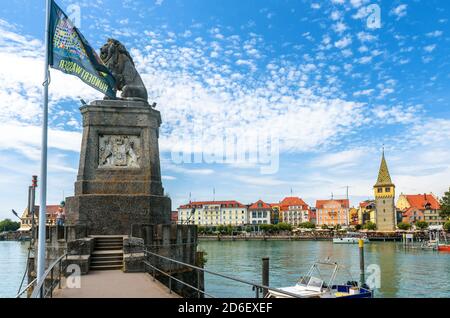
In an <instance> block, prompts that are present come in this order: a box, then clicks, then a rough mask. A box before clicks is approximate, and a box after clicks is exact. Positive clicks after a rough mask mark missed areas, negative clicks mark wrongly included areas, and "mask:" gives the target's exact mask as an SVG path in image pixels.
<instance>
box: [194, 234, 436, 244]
mask: <svg viewBox="0 0 450 318" xmlns="http://www.w3.org/2000/svg"><path fill="white" fill-rule="evenodd" d="M364 234H365V235H366V236H367V238H368V239H369V240H370V241H395V242H400V241H402V239H403V233H400V232H398V233H392V232H390V233H384V232H367V233H364ZM341 236H345V234H335V233H333V232H306V233H301V234H298V233H296V234H292V235H277V234H257V235H222V234H219V235H199V236H198V239H199V241H332V240H333V238H334V237H341ZM414 238H415V239H417V240H423V239H426V238H427V235H426V233H425V232H416V233H414Z"/></svg>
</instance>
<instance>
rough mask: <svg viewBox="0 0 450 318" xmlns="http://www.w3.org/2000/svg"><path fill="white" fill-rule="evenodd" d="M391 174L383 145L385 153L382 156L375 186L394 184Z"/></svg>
mask: <svg viewBox="0 0 450 318" xmlns="http://www.w3.org/2000/svg"><path fill="white" fill-rule="evenodd" d="M392 184H393V183H392V180H391V176H390V174H389V169H388V166H387V163H386V159H385V158H384V147H383V153H382V156H381V164H380V170H379V171H378V179H377V183H376V184H375V186H384V185H392Z"/></svg>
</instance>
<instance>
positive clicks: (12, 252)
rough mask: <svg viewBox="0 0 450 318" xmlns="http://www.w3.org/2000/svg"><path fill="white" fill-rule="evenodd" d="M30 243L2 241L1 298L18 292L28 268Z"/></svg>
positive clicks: (0, 246)
mask: <svg viewBox="0 0 450 318" xmlns="http://www.w3.org/2000/svg"><path fill="white" fill-rule="evenodd" d="M29 244H30V243H29V242H23V243H21V242H5V241H0V298H7V297H15V295H16V294H17V290H18V288H19V285H20V282H21V280H22V277H23V273H24V272H25V269H26V263H27V256H28V246H29ZM25 284H26V281H25Z"/></svg>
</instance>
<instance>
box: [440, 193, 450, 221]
mask: <svg viewBox="0 0 450 318" xmlns="http://www.w3.org/2000/svg"><path fill="white" fill-rule="evenodd" d="M439 203H440V204H441V213H440V214H441V216H442V217H443V218H450V188H449V189H448V191H447V192H445V194H444V196H443V197H442V198H441V200H440V202H439Z"/></svg>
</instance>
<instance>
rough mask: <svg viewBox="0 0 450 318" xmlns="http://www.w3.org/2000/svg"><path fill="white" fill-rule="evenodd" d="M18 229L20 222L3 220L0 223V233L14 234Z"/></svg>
mask: <svg viewBox="0 0 450 318" xmlns="http://www.w3.org/2000/svg"><path fill="white" fill-rule="evenodd" d="M19 227H20V222H13V221H11V220H10V219H5V220H3V221H1V222H0V232H14V231H17V230H18V229H19Z"/></svg>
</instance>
